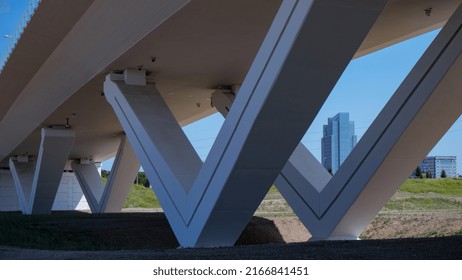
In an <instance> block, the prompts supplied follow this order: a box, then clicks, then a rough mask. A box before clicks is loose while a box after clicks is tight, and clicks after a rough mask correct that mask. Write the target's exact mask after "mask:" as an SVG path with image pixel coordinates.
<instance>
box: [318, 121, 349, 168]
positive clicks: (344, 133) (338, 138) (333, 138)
mask: <svg viewBox="0 0 462 280" xmlns="http://www.w3.org/2000/svg"><path fill="white" fill-rule="evenodd" d="M356 142H357V137H356V135H355V123H354V122H353V121H350V114H349V113H338V114H337V115H335V116H334V117H332V118H329V119H328V121H327V125H324V127H323V137H322V142H321V159H322V165H323V166H324V167H325V168H326V169H327V170H329V171H331V172H332V174H334V173H335V172H337V170H338V169H339V167H340V165H341V164H342V163H343V161H344V160H345V159H346V158H347V156H348V154H350V152H351V150H353V147H354V146H355V145H356Z"/></svg>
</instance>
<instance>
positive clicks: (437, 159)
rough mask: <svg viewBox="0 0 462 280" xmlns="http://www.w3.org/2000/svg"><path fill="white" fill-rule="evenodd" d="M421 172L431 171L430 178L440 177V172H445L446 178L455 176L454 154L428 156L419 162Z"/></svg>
mask: <svg viewBox="0 0 462 280" xmlns="http://www.w3.org/2000/svg"><path fill="white" fill-rule="evenodd" d="M420 170H421V171H422V173H431V176H432V178H441V173H442V172H443V170H444V172H445V173H446V177H447V178H456V177H457V157H456V156H430V157H426V158H425V159H424V160H423V161H422V163H421V164H420Z"/></svg>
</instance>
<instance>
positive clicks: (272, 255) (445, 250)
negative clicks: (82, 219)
mask: <svg viewBox="0 0 462 280" xmlns="http://www.w3.org/2000/svg"><path fill="white" fill-rule="evenodd" d="M0 259H10V260H56V259H58V260H75V259H78V260H140V259H146V260H155V259H172V260H175V259H185V260H192V259H203V260H209V259H218V260H221V259H255V260H258V259H290V260H296V259H297V260H300V259H303V260H352V259H353V260H364V259H366V260H386V259H393V260H409V259H411V260H425V259H443V260H446V259H459V260H460V259H462V236H451V237H438V238H415V239H413V238H410V239H388V240H363V241H314V242H304V243H291V244H264V245H247V246H235V247H226V248H211V249H166V250H140V251H104V252H102V251H95V252H88V251H45V250H29V249H17V248H9V247H0Z"/></svg>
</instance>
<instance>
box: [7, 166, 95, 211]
mask: <svg viewBox="0 0 462 280" xmlns="http://www.w3.org/2000/svg"><path fill="white" fill-rule="evenodd" d="M89 209H90V208H89V206H88V204H87V201H86V199H85V197H84V196H83V192H82V190H81V188H80V185H79V182H78V181H77V178H76V177H75V174H74V173H72V172H64V173H63V177H62V178H61V183H60V185H59V189H58V193H57V194H56V198H55V202H54V204H53V210H89ZM19 210H20V209H19V206H18V198H17V195H16V190H15V187H14V183H13V177H12V176H11V173H10V171H8V170H0V211H19Z"/></svg>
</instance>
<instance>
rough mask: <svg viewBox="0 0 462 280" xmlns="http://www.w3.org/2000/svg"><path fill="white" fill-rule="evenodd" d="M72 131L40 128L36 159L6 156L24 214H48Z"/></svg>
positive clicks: (70, 142)
mask: <svg viewBox="0 0 462 280" xmlns="http://www.w3.org/2000/svg"><path fill="white" fill-rule="evenodd" d="M74 138H75V135H74V131H72V130H61V129H51V128H43V129H42V140H41V143H40V149H39V154H38V156H37V162H36V163H33V162H30V161H29V160H28V158H27V157H26V158H25V159H24V160H21V159H20V160H18V159H17V158H16V159H15V158H11V159H10V169H11V173H12V175H13V179H14V183H15V187H16V191H17V194H18V200H19V205H20V207H21V210H22V212H23V213H24V214H33V215H48V214H50V213H51V209H52V207H53V202H54V199H55V196H56V192H57V191H58V187H59V184H60V181H61V177H62V175H63V170H64V167H65V164H66V161H67V160H68V157H69V153H70V151H71V149H72V147H73V144H74Z"/></svg>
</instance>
